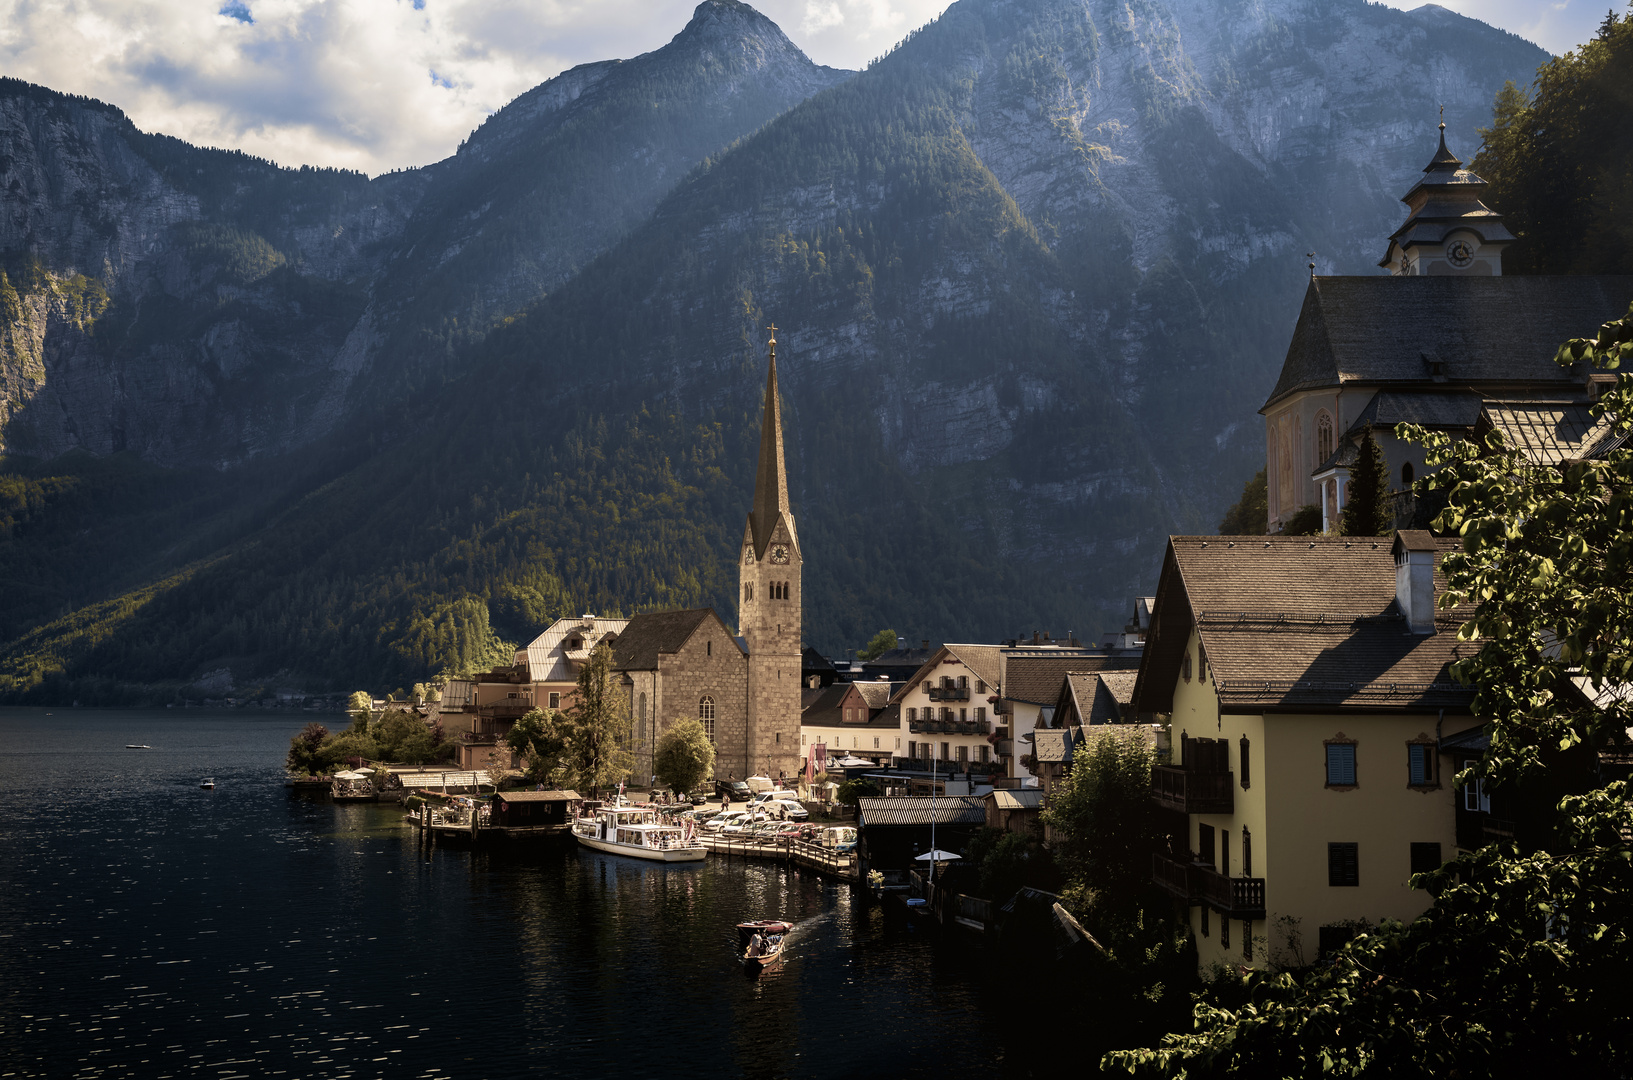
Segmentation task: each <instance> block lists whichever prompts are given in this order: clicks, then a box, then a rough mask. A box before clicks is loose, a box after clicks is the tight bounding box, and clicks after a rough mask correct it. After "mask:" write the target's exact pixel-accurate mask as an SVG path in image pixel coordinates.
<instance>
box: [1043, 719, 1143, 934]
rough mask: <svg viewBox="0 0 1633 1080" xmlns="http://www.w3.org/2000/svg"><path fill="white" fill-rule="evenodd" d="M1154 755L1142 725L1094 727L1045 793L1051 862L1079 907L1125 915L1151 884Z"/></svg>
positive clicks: (1045, 811)
mask: <svg viewBox="0 0 1633 1080" xmlns="http://www.w3.org/2000/svg"><path fill="white" fill-rule="evenodd" d="M1156 763H1157V754H1156V750H1155V749H1153V748H1152V746H1151V744H1150V742H1149V741H1147V739H1146V737H1145V735H1144V733H1143V732H1141V731H1127V732H1125V731H1105V732H1104V733H1100V732H1097V733H1096V734H1095V735H1094V737H1093V738H1092V739H1091V740H1090V741H1089V742H1088V743H1086V744H1085V745H1084V746H1083V747H1082V748H1081V749H1079V750H1078V751H1077V753H1076V754H1075V755H1074V757H1073V760H1072V771H1071V772H1070V773H1069V774H1067V776H1066V777H1065V779H1064V780H1062V781H1061V782H1060V784H1058V785H1056V787H1055V789H1054V791H1053V792H1052V793H1051V795H1050V798H1049V807H1048V809H1046V810H1044V812H1043V820H1044V824H1045V825H1047V826H1048V827H1049V829H1050V835H1051V836H1052V837H1053V839H1052V840H1051V846H1052V847H1053V849H1054V855H1055V862H1056V863H1057V864H1058V865H1059V867H1060V871H1061V873H1062V874H1063V875H1064V876H1065V878H1066V882H1067V885H1068V888H1069V889H1071V890H1072V891H1073V893H1074V895H1075V896H1077V897H1078V898H1079V899H1078V901H1077V905H1078V907H1080V908H1083V909H1084V914H1085V915H1087V914H1088V913H1089V912H1090V911H1094V912H1097V913H1099V914H1100V915H1101V916H1103V917H1116V918H1122V917H1125V916H1127V915H1130V914H1131V913H1132V912H1133V911H1134V909H1135V907H1136V905H1137V902H1138V900H1139V898H1140V897H1141V896H1142V895H1144V894H1145V893H1146V892H1147V891H1148V890H1149V889H1150V887H1151V855H1152V853H1153V852H1155V851H1158V850H1161V848H1162V846H1163V843H1164V840H1165V838H1166V833H1165V831H1164V829H1163V827H1162V822H1161V819H1160V818H1159V817H1158V815H1157V811H1156V809H1155V806H1154V804H1153V803H1152V801H1151V769H1152V767H1153V766H1154V765H1156ZM1074 910H1075V909H1074Z"/></svg>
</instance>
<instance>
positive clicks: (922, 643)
mask: <svg viewBox="0 0 1633 1080" xmlns="http://www.w3.org/2000/svg"><path fill="white" fill-rule="evenodd" d="M919 648H921V649H923V650H924V651H925V652H929V651H930V639H929V638H921V639H920V640H919Z"/></svg>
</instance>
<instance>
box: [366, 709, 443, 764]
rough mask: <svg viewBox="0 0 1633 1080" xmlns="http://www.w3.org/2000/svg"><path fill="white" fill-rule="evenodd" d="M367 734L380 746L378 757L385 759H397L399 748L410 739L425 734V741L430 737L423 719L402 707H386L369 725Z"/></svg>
mask: <svg viewBox="0 0 1633 1080" xmlns="http://www.w3.org/2000/svg"><path fill="white" fill-rule="evenodd" d="M369 734H371V735H373V736H374V741H375V742H376V743H377V744H378V745H379V748H380V757H381V759H382V760H385V761H396V760H398V754H399V752H400V748H401V747H402V745H403V744H404V743H406V742H408V741H409V740H410V739H413V738H415V737H416V736H420V735H423V736H425V737H426V739H427V741H429V738H430V733H429V732H428V731H426V728H425V721H424V720H423V719H421V718H420V717H418V716H415V715H414V714H413V713H410V712H404V711H403V710H402V709H387V710H386V711H385V713H384V715H382V716H381V717H380V719H378V720H376V721H375V722H374V723H372V724H370V725H369Z"/></svg>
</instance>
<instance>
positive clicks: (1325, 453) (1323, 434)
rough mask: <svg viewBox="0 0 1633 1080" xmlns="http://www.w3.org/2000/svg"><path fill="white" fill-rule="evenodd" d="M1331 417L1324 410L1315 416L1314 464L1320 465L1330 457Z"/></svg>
mask: <svg viewBox="0 0 1633 1080" xmlns="http://www.w3.org/2000/svg"><path fill="white" fill-rule="evenodd" d="M1334 445H1335V444H1334V441H1333V430H1332V415H1331V414H1330V413H1328V412H1327V410H1326V409H1322V410H1321V411H1320V412H1318V413H1316V414H1315V463H1316V464H1317V465H1320V464H1321V463H1322V462H1324V461H1326V460H1327V459H1328V458H1330V457H1332V452H1333V447H1334Z"/></svg>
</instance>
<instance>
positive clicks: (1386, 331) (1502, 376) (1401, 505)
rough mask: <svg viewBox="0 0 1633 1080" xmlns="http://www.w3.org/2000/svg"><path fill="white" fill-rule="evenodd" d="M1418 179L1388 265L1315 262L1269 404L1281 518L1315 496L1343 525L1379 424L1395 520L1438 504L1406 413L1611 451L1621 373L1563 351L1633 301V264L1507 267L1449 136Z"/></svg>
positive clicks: (1443, 426) (1407, 521)
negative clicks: (1602, 396)
mask: <svg viewBox="0 0 1633 1080" xmlns="http://www.w3.org/2000/svg"><path fill="white" fill-rule="evenodd" d="M1423 172H1424V177H1423V179H1422V180H1421V181H1419V182H1418V183H1417V184H1415V185H1413V187H1412V189H1411V190H1410V191H1408V192H1407V193H1406V195H1405V196H1404V197H1403V198H1402V201H1403V202H1404V203H1406V205H1407V206H1408V208H1409V210H1408V214H1407V218H1406V221H1405V223H1404V224H1402V226H1401V227H1400V229H1398V230H1396V232H1395V233H1394V235H1392V236H1391V237H1390V238H1389V244H1388V251H1387V253H1386V254H1385V256H1384V258H1383V260H1382V261H1381V262H1380V264H1379V265H1380V266H1382V267H1384V268H1385V269H1387V270H1388V271H1389V274H1388V275H1387V276H1386V275H1378V276H1367V277H1360V276H1354V277H1345V276H1333V277H1328V276H1320V277H1318V276H1314V275H1312V276H1311V278H1310V284H1309V287H1308V288H1307V290H1306V291H1305V296H1304V305H1303V308H1302V310H1301V311H1300V312H1299V317H1298V323H1297V325H1296V326H1295V328H1294V330H1293V337H1292V341H1291V342H1290V343H1289V345H1288V349H1287V356H1286V359H1285V360H1284V362H1283V364H1282V370H1281V374H1280V377H1279V378H1278V379H1277V380H1276V385H1275V388H1274V389H1272V390H1271V392H1270V396H1269V398H1268V399H1267V400H1266V401H1265V403H1264V406H1263V408H1261V409H1260V410H1259V412H1260V413H1261V414H1262V415H1263V416H1264V418H1265V470H1266V472H1265V475H1266V481H1267V482H1266V496H1267V503H1268V514H1269V528H1270V531H1271V532H1276V531H1278V530H1279V529H1280V528H1281V527H1282V526H1283V525H1284V524H1286V522H1287V521H1288V519H1290V518H1291V517H1292V516H1293V514H1294V513H1296V512H1297V511H1298V510H1299V509H1300V508H1301V507H1304V506H1307V505H1308V506H1319V507H1320V509H1321V515H1322V518H1321V519H1322V523H1323V528H1324V529H1326V530H1329V531H1330V530H1332V529H1334V528H1336V526H1337V522H1338V518H1339V514H1340V512H1341V511H1342V510H1343V507H1344V505H1345V503H1346V502H1347V501H1348V493H1347V488H1348V484H1349V476H1350V470H1351V468H1352V467H1353V466H1354V464H1355V462H1356V459H1357V454H1356V448H1357V447H1358V446H1359V444H1360V442H1361V440H1362V438H1363V436H1364V435H1365V434H1366V432H1367V431H1371V432H1372V436H1373V439H1374V440H1375V441H1376V442H1377V444H1378V446H1379V448H1380V449H1381V450H1382V451H1383V455H1384V460H1385V461H1386V463H1387V465H1388V469H1389V476H1390V486H1391V489H1392V490H1393V491H1394V492H1395V520H1396V524H1397V525H1398V526H1399V527H1403V528H1410V527H1414V526H1415V527H1423V526H1424V525H1426V524H1427V518H1429V517H1432V516H1433V508H1431V507H1421V508H1420V507H1419V506H1418V505H1417V504H1416V502H1415V501H1414V499H1413V496H1412V494H1411V491H1410V489H1411V486H1412V482H1413V480H1414V479H1416V478H1417V477H1418V476H1421V475H1422V474H1423V467H1424V463H1423V449H1422V447H1418V446H1411V445H1407V444H1405V443H1402V442H1400V441H1399V440H1397V439H1396V438H1395V437H1394V426H1395V425H1396V424H1397V423H1401V422H1410V423H1415V424H1420V425H1422V426H1424V427H1427V428H1430V429H1434V430H1440V431H1448V432H1455V433H1458V434H1464V435H1473V436H1483V435H1484V433H1485V432H1487V431H1490V430H1493V429H1495V430H1499V431H1501V432H1502V433H1503V435H1504V436H1505V437H1507V438H1508V439H1509V440H1510V441H1511V442H1512V443H1513V444H1515V445H1517V446H1519V447H1521V448H1523V449H1525V450H1526V451H1527V452H1528V453H1530V454H1532V455H1533V456H1534V457H1536V458H1537V459H1538V460H1540V461H1546V462H1550V463H1557V462H1560V461H1565V460H1569V459H1572V458H1581V457H1586V456H1592V455H1594V454H1596V453H1602V452H1604V449H1605V446H1606V444H1607V443H1608V441H1610V437H1611V433H1610V431H1609V429H1608V427H1607V426H1606V425H1605V424H1604V423H1602V422H1596V421H1595V420H1594V418H1593V417H1592V415H1591V414H1590V411H1589V410H1590V408H1591V406H1592V404H1593V399H1594V397H1595V395H1596V394H1597V393H1598V390H1599V388H1600V386H1602V385H1603V383H1604V381H1607V380H1608V379H1609V378H1611V377H1613V376H1612V375H1610V374H1609V373H1601V372H1596V371H1594V370H1591V369H1590V368H1588V367H1586V366H1583V365H1578V366H1576V367H1572V368H1565V367H1560V366H1559V365H1558V364H1555V363H1554V354H1555V352H1556V350H1557V349H1558V348H1559V346H1560V344H1562V343H1563V342H1564V341H1566V340H1567V339H1569V338H1573V337H1582V336H1585V335H1590V334H1592V333H1593V332H1594V331H1595V330H1596V329H1597V328H1598V327H1599V325H1600V324H1601V323H1603V322H1605V321H1607V320H1609V319H1615V318H1619V317H1621V316H1622V315H1623V314H1625V313H1626V311H1627V308H1628V303H1629V301H1633V277H1594V276H1570V277H1566V276H1527V277H1503V276H1502V251H1503V248H1504V247H1505V246H1507V244H1508V243H1509V242H1510V241H1511V240H1512V239H1513V237H1512V235H1511V234H1510V233H1509V232H1508V230H1507V229H1506V228H1505V227H1504V226H1503V223H1502V218H1501V216H1500V215H1498V214H1496V213H1495V212H1493V211H1492V210H1491V209H1490V208H1488V207H1486V206H1485V204H1484V203H1482V202H1481V201H1480V197H1481V193H1482V192H1484V190H1485V188H1486V186H1487V185H1486V182H1485V181H1484V180H1482V179H1480V177H1479V176H1477V175H1475V174H1474V173H1473V172H1471V171H1470V170H1468V169H1465V168H1463V165H1462V162H1461V161H1459V160H1458V158H1457V157H1456V156H1455V155H1454V154H1452V153H1451V152H1450V151H1449V150H1448V149H1447V148H1446V140H1445V133H1444V128H1442V133H1441V140H1440V148H1439V150H1438V151H1437V152H1436V154H1435V156H1434V159H1433V160H1432V161H1430V162H1429V165H1428V167H1426V168H1425V169H1424V170H1423Z"/></svg>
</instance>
